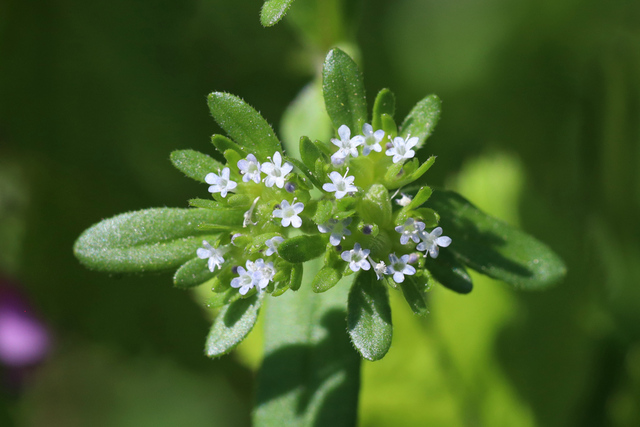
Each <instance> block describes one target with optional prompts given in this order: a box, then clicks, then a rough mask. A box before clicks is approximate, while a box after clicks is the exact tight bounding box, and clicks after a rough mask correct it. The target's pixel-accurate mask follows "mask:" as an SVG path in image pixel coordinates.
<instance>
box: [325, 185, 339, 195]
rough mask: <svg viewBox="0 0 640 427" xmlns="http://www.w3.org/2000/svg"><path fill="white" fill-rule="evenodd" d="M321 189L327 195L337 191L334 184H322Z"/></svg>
mask: <svg viewBox="0 0 640 427" xmlns="http://www.w3.org/2000/svg"><path fill="white" fill-rule="evenodd" d="M322 189H323V190H324V191H327V192H329V193H331V192H333V191H336V190H337V188H336V186H335V185H334V184H323V185H322Z"/></svg>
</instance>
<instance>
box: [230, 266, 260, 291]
mask: <svg viewBox="0 0 640 427" xmlns="http://www.w3.org/2000/svg"><path fill="white" fill-rule="evenodd" d="M249 263H251V265H252V266H253V263H252V262H251V261H247V266H249ZM238 274H239V276H238V277H236V278H234V279H232V280H231V287H232V288H240V289H239V291H240V295H246V294H247V292H249V290H250V289H251V288H253V287H254V286H255V284H254V282H253V275H252V274H251V272H249V271H247V270H245V269H244V267H242V266H240V267H238Z"/></svg>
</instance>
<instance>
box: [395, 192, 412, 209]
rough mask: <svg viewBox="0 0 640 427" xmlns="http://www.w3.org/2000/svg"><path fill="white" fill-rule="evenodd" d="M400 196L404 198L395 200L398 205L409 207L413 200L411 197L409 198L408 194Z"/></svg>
mask: <svg viewBox="0 0 640 427" xmlns="http://www.w3.org/2000/svg"><path fill="white" fill-rule="evenodd" d="M400 195H401V196H402V197H401V198H399V199H396V200H395V201H396V204H398V205H400V206H402V207H405V206H409V203H411V200H412V198H411V196H409V195H407V194H404V193H400Z"/></svg>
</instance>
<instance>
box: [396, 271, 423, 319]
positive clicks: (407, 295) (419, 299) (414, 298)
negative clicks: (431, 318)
mask: <svg viewBox="0 0 640 427" xmlns="http://www.w3.org/2000/svg"><path fill="white" fill-rule="evenodd" d="M421 279H423V280H424V277H414V276H404V281H403V282H402V283H400V289H402V295H404V299H405V300H407V303H408V304H409V307H411V311H413V312H414V313H415V314H417V315H419V316H426V315H427V314H429V309H428V308H427V297H426V295H425V291H426V284H425V283H422V282H421V281H420V280H421Z"/></svg>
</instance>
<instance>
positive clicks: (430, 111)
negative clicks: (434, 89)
mask: <svg viewBox="0 0 640 427" xmlns="http://www.w3.org/2000/svg"><path fill="white" fill-rule="evenodd" d="M440 108H441V102H440V98H438V97H437V96H436V95H429V96H427V97H426V98H424V99H423V100H422V101H420V102H418V103H417V104H416V106H415V107H413V110H411V112H409V115H408V116H407V117H406V118H405V119H404V122H402V126H400V129H401V132H400V136H402V137H403V138H407V136H408V135H411V136H412V137H414V136H417V137H418V140H419V142H418V145H417V147H418V148H420V147H422V145H423V144H424V141H425V140H426V139H427V138H428V137H429V135H431V133H432V132H433V129H434V128H435V127H436V124H437V123H438V120H439V119H440Z"/></svg>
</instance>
